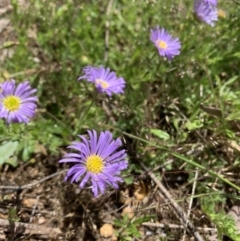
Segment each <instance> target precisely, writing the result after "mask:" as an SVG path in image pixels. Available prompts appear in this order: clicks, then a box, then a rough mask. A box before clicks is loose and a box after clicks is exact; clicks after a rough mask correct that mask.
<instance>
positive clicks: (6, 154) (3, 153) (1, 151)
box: [0, 141, 19, 165]
mask: <svg viewBox="0 0 240 241" xmlns="http://www.w3.org/2000/svg"><path fill="white" fill-rule="evenodd" d="M18 144H19V143H18V141H8V142H6V143H4V144H3V145H2V146H0V165H2V164H4V163H6V162H7V161H9V158H10V157H11V156H12V155H13V154H14V152H15V151H16V150H17V147H18Z"/></svg>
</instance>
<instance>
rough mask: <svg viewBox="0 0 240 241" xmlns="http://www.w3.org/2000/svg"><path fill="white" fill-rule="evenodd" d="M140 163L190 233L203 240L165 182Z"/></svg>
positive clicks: (200, 240) (198, 239) (199, 240)
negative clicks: (164, 184) (165, 185)
mask: <svg viewBox="0 0 240 241" xmlns="http://www.w3.org/2000/svg"><path fill="white" fill-rule="evenodd" d="M139 163H140V164H141V166H142V167H143V169H144V170H145V171H146V172H148V174H149V176H150V177H151V178H152V180H153V181H154V182H155V183H156V184H157V186H158V188H159V189H160V191H161V192H162V194H163V195H164V196H165V198H166V199H167V200H168V201H169V202H170V204H171V206H172V207H173V209H174V211H175V213H176V214H177V216H178V217H179V219H180V221H181V223H182V224H183V225H184V226H185V225H186V224H187V226H186V228H187V229H188V231H190V233H192V234H193V236H194V237H195V239H196V240H197V241H203V239H202V237H201V236H200V234H199V233H198V232H197V231H196V229H195V227H194V226H193V224H192V222H191V221H190V220H188V218H187V215H186V214H185V212H184V211H183V209H182V208H181V207H180V206H179V205H178V203H177V202H175V200H174V199H173V198H172V196H171V194H170V193H169V192H168V191H167V189H166V188H165V187H164V186H163V184H162V183H161V182H160V181H159V180H158V179H157V178H156V176H155V175H154V173H152V172H151V171H149V170H148V168H147V167H146V166H145V165H144V164H143V163H142V162H141V161H139Z"/></svg>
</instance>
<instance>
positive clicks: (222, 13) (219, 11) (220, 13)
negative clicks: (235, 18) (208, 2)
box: [218, 9, 227, 18]
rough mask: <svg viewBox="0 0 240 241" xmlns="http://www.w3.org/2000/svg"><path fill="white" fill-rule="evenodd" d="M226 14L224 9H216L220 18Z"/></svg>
mask: <svg viewBox="0 0 240 241" xmlns="http://www.w3.org/2000/svg"><path fill="white" fill-rule="evenodd" d="M226 16H227V14H226V12H225V11H224V10H222V9H218V17H220V18H226Z"/></svg>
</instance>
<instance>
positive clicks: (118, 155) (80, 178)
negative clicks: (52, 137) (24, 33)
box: [0, 0, 218, 197]
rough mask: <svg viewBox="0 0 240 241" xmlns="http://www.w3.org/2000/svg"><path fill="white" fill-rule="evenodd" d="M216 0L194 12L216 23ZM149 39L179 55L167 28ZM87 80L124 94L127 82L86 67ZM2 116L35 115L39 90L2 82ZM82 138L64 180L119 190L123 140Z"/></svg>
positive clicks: (166, 53) (15, 119)
mask: <svg viewBox="0 0 240 241" xmlns="http://www.w3.org/2000/svg"><path fill="white" fill-rule="evenodd" d="M216 7H217V0H195V2H194V11H195V14H196V16H197V17H198V18H199V19H200V20H202V21H203V22H205V23H207V24H209V25H211V26H214V24H215V21H217V19H218V12H217V8H216ZM150 40H151V41H152V43H153V44H154V45H155V47H156V48H157V50H158V53H159V55H160V56H162V57H164V58H167V59H168V60H169V61H172V60H173V58H174V57H175V56H177V55H179V54H180V50H181V43H180V40H179V38H177V37H173V36H172V35H171V34H170V33H169V32H168V31H167V30H166V29H164V28H160V27H155V28H153V29H151V30H150ZM82 79H85V80H86V81H88V82H91V83H93V84H94V85H95V87H96V89H97V91H98V92H99V93H106V94H107V95H108V96H109V97H111V96H112V95H113V94H123V93H124V89H125V86H126V82H125V80H124V79H123V78H122V77H118V76H117V74H116V73H115V72H114V71H112V70H110V68H104V67H103V66H100V67H93V66H86V67H85V68H84V69H83V74H82V76H80V77H79V78H78V80H79V81H81V80H82ZM0 88H1V92H0V118H4V119H5V120H6V122H7V124H10V123H28V122H29V121H30V119H31V118H32V117H33V116H34V114H35V110H36V107H37V105H36V102H37V97H36V96H35V93H36V91H37V90H36V89H32V88H31V86H30V85H29V82H28V81H25V82H23V83H20V84H18V85H16V83H15V80H10V81H5V82H4V83H1V84H0ZM79 138H80V139H81V141H76V142H73V143H72V144H71V145H70V146H69V147H68V148H70V149H72V150H73V151H71V152H70V153H68V154H66V155H65V156H64V157H63V159H61V160H60V161H59V162H60V163H74V165H73V166H72V167H70V168H69V170H68V171H67V174H66V176H65V179H64V180H65V181H67V180H69V179H70V182H71V183H73V182H76V183H79V187H80V188H81V189H82V188H84V187H85V186H86V185H87V184H88V185H89V186H90V187H91V188H92V192H93V194H94V197H98V196H99V195H101V194H103V193H104V192H105V190H106V189H107V188H108V186H111V187H113V188H115V189H117V188H118V187H119V186H118V183H121V182H123V179H122V178H121V176H120V175H121V172H122V171H123V170H125V169H127V167H128V161H127V154H126V150H124V149H122V142H121V140H120V139H116V140H114V139H113V135H112V133H111V132H109V131H105V132H104V131H102V132H100V133H99V134H97V132H96V131H95V130H92V131H90V130H89V131H88V138H87V137H86V136H84V135H79Z"/></svg>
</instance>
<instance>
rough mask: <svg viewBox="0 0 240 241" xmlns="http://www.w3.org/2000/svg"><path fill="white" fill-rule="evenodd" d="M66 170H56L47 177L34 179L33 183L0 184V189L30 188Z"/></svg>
mask: <svg viewBox="0 0 240 241" xmlns="http://www.w3.org/2000/svg"><path fill="white" fill-rule="evenodd" d="M64 172H66V170H62V171H60V172H56V173H53V174H51V175H49V176H47V177H44V178H42V179H40V180H38V181H35V182H33V183H29V184H26V185H23V186H0V189H11V190H17V191H20V190H23V189H30V188H32V187H34V186H36V185H38V184H39V183H42V182H45V181H47V180H48V179H51V178H53V177H56V176H58V175H60V174H62V173H64Z"/></svg>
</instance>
